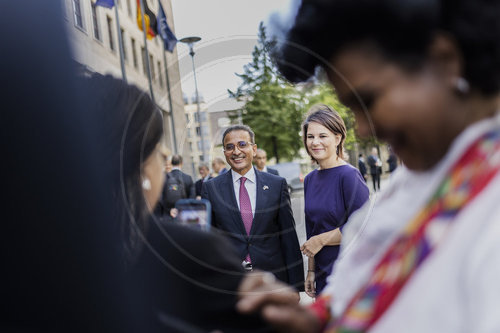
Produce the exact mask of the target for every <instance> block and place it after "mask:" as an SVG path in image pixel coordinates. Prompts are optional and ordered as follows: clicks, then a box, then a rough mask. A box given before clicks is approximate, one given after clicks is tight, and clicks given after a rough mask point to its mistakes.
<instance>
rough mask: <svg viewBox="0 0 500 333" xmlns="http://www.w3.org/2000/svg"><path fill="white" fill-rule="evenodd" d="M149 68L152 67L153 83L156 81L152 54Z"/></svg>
mask: <svg viewBox="0 0 500 333" xmlns="http://www.w3.org/2000/svg"><path fill="white" fill-rule="evenodd" d="M149 67H151V78H152V80H153V81H156V74H155V61H154V59H153V56H152V55H151V54H150V55H149Z"/></svg>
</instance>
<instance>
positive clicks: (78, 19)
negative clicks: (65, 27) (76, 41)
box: [73, 0, 85, 29]
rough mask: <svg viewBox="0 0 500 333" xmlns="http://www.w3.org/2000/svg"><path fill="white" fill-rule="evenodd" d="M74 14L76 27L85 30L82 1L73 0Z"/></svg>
mask: <svg viewBox="0 0 500 333" xmlns="http://www.w3.org/2000/svg"><path fill="white" fill-rule="evenodd" d="M73 13H74V15H75V25H76V26H77V27H78V28H80V29H85V27H84V26H83V15H82V5H81V3H80V0H73Z"/></svg>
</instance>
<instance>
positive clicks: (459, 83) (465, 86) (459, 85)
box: [453, 77, 470, 95]
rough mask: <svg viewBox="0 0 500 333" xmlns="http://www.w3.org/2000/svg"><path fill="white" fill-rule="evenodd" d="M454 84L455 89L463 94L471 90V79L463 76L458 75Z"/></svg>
mask: <svg viewBox="0 0 500 333" xmlns="http://www.w3.org/2000/svg"><path fill="white" fill-rule="evenodd" d="M453 84H454V88H455V90H456V91H457V92H458V93H460V94H461V95H466V94H468V93H469V91H470V85H469V81H467V80H466V79H464V78H463V77H457V78H456V79H455V82H454V83H453Z"/></svg>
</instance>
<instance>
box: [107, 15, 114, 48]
mask: <svg viewBox="0 0 500 333" xmlns="http://www.w3.org/2000/svg"><path fill="white" fill-rule="evenodd" d="M106 22H108V35H109V36H108V37H109V48H110V49H111V51H114V50H115V42H114V40H113V20H111V17H109V16H106Z"/></svg>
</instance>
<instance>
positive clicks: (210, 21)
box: [171, 0, 298, 107]
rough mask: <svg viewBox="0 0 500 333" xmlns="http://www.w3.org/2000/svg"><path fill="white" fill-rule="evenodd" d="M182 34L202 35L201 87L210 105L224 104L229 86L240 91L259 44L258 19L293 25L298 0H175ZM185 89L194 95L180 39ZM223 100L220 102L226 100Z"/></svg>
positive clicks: (176, 24) (196, 48) (270, 23)
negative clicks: (246, 68)
mask: <svg viewBox="0 0 500 333" xmlns="http://www.w3.org/2000/svg"><path fill="white" fill-rule="evenodd" d="M171 1H172V9H173V15H174V17H173V21H174V29H175V35H176V36H177V38H178V39H181V38H183V37H187V36H198V37H201V38H202V40H201V41H200V42H198V43H196V44H195V46H194V51H195V56H194V60H195V67H196V78H197V82H198V91H199V92H200V95H202V96H203V98H204V100H205V102H206V103H207V104H208V105H209V107H210V106H211V105H217V104H221V103H222V104H224V101H227V99H228V94H227V89H231V90H233V91H234V90H236V89H237V88H238V85H239V84H240V83H241V80H240V79H239V78H238V77H237V76H236V75H235V73H242V72H243V66H244V65H245V64H247V63H249V62H250V61H251V60H252V58H251V53H252V50H253V47H254V46H255V45H256V41H257V32H258V27H259V23H260V22H261V21H263V22H264V23H265V24H266V26H268V27H269V30H272V31H280V30H281V29H278V28H276V27H280V26H285V25H286V24H287V23H288V24H289V23H290V22H291V21H292V19H293V17H294V13H295V10H296V5H297V3H298V0H171ZM177 52H178V55H179V67H180V71H181V85H182V90H183V91H184V92H185V93H186V94H187V95H188V96H191V95H193V96H194V92H195V88H194V79H193V72H192V63H191V57H190V55H189V48H188V46H187V45H186V44H183V43H178V44H177ZM222 104H221V105H222Z"/></svg>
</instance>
